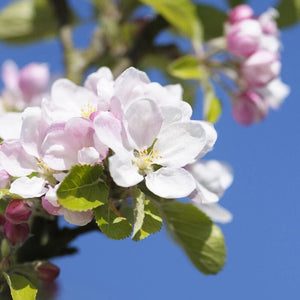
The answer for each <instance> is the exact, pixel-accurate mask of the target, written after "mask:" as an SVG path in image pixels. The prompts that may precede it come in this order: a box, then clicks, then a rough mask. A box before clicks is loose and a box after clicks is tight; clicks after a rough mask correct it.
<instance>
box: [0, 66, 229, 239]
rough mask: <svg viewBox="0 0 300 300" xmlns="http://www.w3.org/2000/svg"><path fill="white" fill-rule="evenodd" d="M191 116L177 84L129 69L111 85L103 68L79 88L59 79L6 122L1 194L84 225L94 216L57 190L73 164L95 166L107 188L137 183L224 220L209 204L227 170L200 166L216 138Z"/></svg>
mask: <svg viewBox="0 0 300 300" xmlns="http://www.w3.org/2000/svg"><path fill="white" fill-rule="evenodd" d="M191 115H192V108H191V106H190V105H189V104H188V103H186V102H184V101H183V100H182V88H181V86H180V85H169V86H161V85H160V84H158V83H156V82H151V81H150V80H149V78H148V77H147V75H146V74H145V73H144V72H141V71H139V70H137V69H135V68H132V67H131V68H129V69H127V70H126V71H124V72H123V73H122V74H121V75H120V76H119V77H118V78H116V79H114V78H113V75H112V73H111V71H110V70H109V69H108V68H106V67H102V68H100V69H99V70H98V71H97V72H95V73H93V74H91V75H90V76H89V77H88V78H87V79H86V81H85V83H84V86H77V85H76V84H74V83H72V82H71V81H69V80H68V79H58V80H57V81H56V82H54V84H53V86H52V89H51V95H49V96H46V97H44V98H43V100H42V102H41V105H40V106H32V107H27V108H26V109H25V110H24V112H22V113H18V118H19V119H20V122H21V126H19V125H18V122H16V123H15V124H14V123H11V122H10V120H9V118H8V119H7V118H5V122H7V124H6V127H7V126H10V127H11V128H10V133H9V134H7V133H6V136H5V140H4V141H3V142H2V144H1V146H0V166H1V170H0V185H1V188H2V189H7V190H8V191H9V193H10V194H12V195H18V197H19V198H20V199H23V200H13V201H18V203H19V204H20V205H21V203H20V201H21V202H24V203H23V204H22V207H24V208H25V207H26V212H27V209H31V210H32V209H35V210H36V209H43V210H45V211H46V212H47V213H49V214H50V215H63V216H64V218H65V220H66V221H68V222H70V223H72V224H76V225H79V226H83V225H86V224H87V223H89V222H90V221H91V220H92V219H93V211H92V210H87V211H80V212H79V211H73V210H69V209H67V208H65V207H63V206H62V205H61V204H60V203H59V201H58V198H57V193H56V192H57V189H58V188H59V186H60V184H61V182H62V181H63V180H64V178H65V176H66V175H67V173H68V171H69V170H70V169H71V168H72V166H74V165H91V166H94V165H97V164H100V165H102V166H104V167H105V168H107V173H108V174H109V176H110V178H111V179H112V181H113V184H111V185H110V188H111V189H113V188H114V187H115V186H117V187H119V188H123V189H128V190H130V188H131V187H134V186H136V185H138V184H139V183H141V182H144V183H145V185H146V187H147V189H148V190H149V191H150V192H151V193H153V194H155V195H157V196H159V197H162V198H182V197H190V199H191V200H192V201H193V202H194V203H195V204H196V205H197V206H198V207H199V208H200V209H201V210H203V211H204V212H206V213H207V214H208V215H209V216H211V218H212V219H213V220H216V221H220V222H228V221H230V219H231V214H230V213H229V212H227V211H226V210H224V209H223V208H221V207H219V206H218V205H217V204H216V202H218V200H219V198H220V197H221V196H222V194H223V192H224V191H225V189H226V188H227V187H228V186H229V185H230V184H231V182H232V173H231V170H230V168H229V167H228V166H227V165H225V164H223V163H220V162H218V161H214V160H213V161H199V159H200V158H202V157H203V156H204V155H205V154H206V153H207V152H208V151H210V150H211V149H212V147H213V145H214V143H215V141H216V138H217V133H216V131H215V129H214V127H213V125H212V124H210V123H207V122H205V121H195V120H191ZM0 120H1V117H0ZM2 123H3V122H2ZM8 123H9V125H8ZM9 135H10V136H9ZM16 137H17V138H16ZM107 184H108V183H107ZM111 194H113V191H112V192H111ZM36 199H41V200H40V201H36ZM26 216H27V214H26ZM23 223H24V224H26V222H23ZM26 225H27V224H26ZM26 225H24V226H26ZM7 237H8V235H7ZM9 239H10V240H13V238H9ZM22 240H23V238H22Z"/></svg>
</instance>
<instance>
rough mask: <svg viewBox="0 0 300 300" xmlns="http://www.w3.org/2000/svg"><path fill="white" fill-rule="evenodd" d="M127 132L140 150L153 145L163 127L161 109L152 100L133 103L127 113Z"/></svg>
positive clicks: (140, 100)
mask: <svg viewBox="0 0 300 300" xmlns="http://www.w3.org/2000/svg"><path fill="white" fill-rule="evenodd" d="M125 119H126V121H127V126H126V127H127V130H128V133H129V134H130V136H131V138H132V139H133V141H134V143H135V144H136V146H137V148H138V149H143V148H148V147H150V146H151V145H152V143H153V141H154V140H155V138H156V137H157V135H158V133H159V130H160V128H161V126H162V122H163V118H162V115H161V112H160V109H159V108H158V106H157V105H156V104H155V102H154V101H152V100H150V99H139V100H137V101H135V102H133V103H132V104H131V105H130V106H129V107H128V109H127V110H126V112H125Z"/></svg>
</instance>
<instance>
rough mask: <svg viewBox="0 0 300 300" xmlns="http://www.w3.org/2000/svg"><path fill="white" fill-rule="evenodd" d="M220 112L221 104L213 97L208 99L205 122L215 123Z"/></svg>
mask: <svg viewBox="0 0 300 300" xmlns="http://www.w3.org/2000/svg"><path fill="white" fill-rule="evenodd" d="M221 112H222V104H221V101H220V100H219V99H218V98H217V97H216V96H213V97H212V98H211V99H210V103H209V108H208V111H207V115H206V117H205V119H206V121H207V122H211V123H216V122H217V121H218V120H219V118H220V116H221Z"/></svg>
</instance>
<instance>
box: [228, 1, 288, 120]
mask: <svg viewBox="0 0 300 300" xmlns="http://www.w3.org/2000/svg"><path fill="white" fill-rule="evenodd" d="M276 16H277V11H276V10H275V9H269V10H268V11H266V12H264V13H263V14H261V15H260V16H255V15H254V13H253V10H252V9H251V8H250V7H249V6H248V5H239V6H237V7H235V8H234V9H233V10H231V11H230V13H229V17H228V22H227V23H226V24H225V36H226V44H227V51H228V52H229V53H230V54H231V55H232V56H233V57H234V60H235V62H236V63H237V69H236V72H237V74H236V76H235V81H236V83H237V85H238V88H239V91H238V92H237V93H236V94H235V96H234V99H233V116H234V118H235V120H236V121H237V122H239V123H241V124H244V125H249V124H251V123H253V122H257V121H259V120H261V119H263V118H264V117H265V116H266V115H267V114H268V111H269V109H270V108H272V109H276V108H278V107H279V106H280V104H281V102H282V101H283V100H284V98H285V97H286V96H287V95H288V93H289V88H288V87H287V86H286V85H285V84H284V83H282V81H281V80H280V78H279V75H280V70H281V61H280V54H279V50H280V48H281V44H280V41H279V31H278V28H277V24H276V22H275V18H276Z"/></svg>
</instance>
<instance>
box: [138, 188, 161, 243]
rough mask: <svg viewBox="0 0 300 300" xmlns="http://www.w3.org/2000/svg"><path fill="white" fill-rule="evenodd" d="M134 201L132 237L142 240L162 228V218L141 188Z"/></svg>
mask: <svg viewBox="0 0 300 300" xmlns="http://www.w3.org/2000/svg"><path fill="white" fill-rule="evenodd" d="M134 203H135V224H134V230H133V233H132V239H133V240H134V241H140V240H142V239H144V238H146V237H147V236H148V235H150V234H151V233H155V232H157V231H159V230H160V229H161V227H162V218H161V216H160V213H159V211H158V209H157V207H156V206H155V205H154V204H153V203H152V202H151V201H150V200H149V199H146V195H145V194H144V193H143V192H141V191H140V190H138V195H137V197H136V200H135V201H134Z"/></svg>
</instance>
